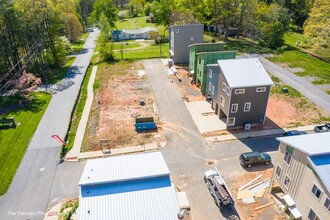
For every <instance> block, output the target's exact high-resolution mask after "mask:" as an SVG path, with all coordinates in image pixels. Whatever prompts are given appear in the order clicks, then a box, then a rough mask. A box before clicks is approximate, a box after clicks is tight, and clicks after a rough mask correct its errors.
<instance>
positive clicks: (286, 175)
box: [283, 173, 291, 189]
mask: <svg viewBox="0 0 330 220" xmlns="http://www.w3.org/2000/svg"><path fill="white" fill-rule="evenodd" d="M286 177H288V178H289V183H288V185H287V186H286V185H285V180H286ZM290 182H291V177H289V175H288V174H287V173H286V174H285V178H284V180H283V186H284V187H285V188H286V189H288V188H289V185H290Z"/></svg>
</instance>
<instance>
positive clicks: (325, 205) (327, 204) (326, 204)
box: [324, 197, 330, 212]
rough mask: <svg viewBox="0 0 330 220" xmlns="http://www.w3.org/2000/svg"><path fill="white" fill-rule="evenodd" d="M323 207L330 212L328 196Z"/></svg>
mask: <svg viewBox="0 0 330 220" xmlns="http://www.w3.org/2000/svg"><path fill="white" fill-rule="evenodd" d="M324 207H325V208H326V209H327V210H328V211H329V212H330V199H329V197H328V198H327V199H326V200H325V202H324Z"/></svg>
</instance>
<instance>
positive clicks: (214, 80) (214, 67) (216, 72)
mask: <svg viewBox="0 0 330 220" xmlns="http://www.w3.org/2000/svg"><path fill="white" fill-rule="evenodd" d="M210 70H211V71H212V78H210V74H209V71H210ZM206 72H207V83H206V91H207V93H208V94H210V96H211V97H212V100H216V98H217V93H218V81H219V66H218V65H207V71H206ZM209 82H210V83H211V85H212V86H214V94H212V88H209Z"/></svg>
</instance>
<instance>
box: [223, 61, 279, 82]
mask: <svg viewBox="0 0 330 220" xmlns="http://www.w3.org/2000/svg"><path fill="white" fill-rule="evenodd" d="M218 64H219V66H220V69H221V70H222V73H223V75H224V77H225V78H226V80H227V82H228V85H229V87H231V88H241V87H254V86H270V85H273V84H274V83H273V81H272V80H271V78H270V77H269V75H268V73H267V72H266V70H265V68H264V67H263V65H262V64H261V62H260V61H259V59H258V58H247V59H228V60H218Z"/></svg>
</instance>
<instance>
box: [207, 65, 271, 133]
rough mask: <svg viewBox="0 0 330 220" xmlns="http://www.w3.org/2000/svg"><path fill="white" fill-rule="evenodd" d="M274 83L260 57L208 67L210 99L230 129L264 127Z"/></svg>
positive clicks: (208, 94) (216, 111)
mask: <svg viewBox="0 0 330 220" xmlns="http://www.w3.org/2000/svg"><path fill="white" fill-rule="evenodd" d="M271 85H273V81H272V80H271V78H270V77H269V75H268V74H267V72H266V70H265V69H264V67H263V66H262V64H261V63H260V61H259V60H258V59H257V58H250V59H228V60H218V62H217V65H214V64H212V65H207V96H211V97H212V108H213V109H214V110H215V113H216V114H217V115H219V118H220V119H222V120H224V121H225V123H226V125H227V128H235V127H243V126H244V127H245V126H246V127H245V128H250V127H251V126H252V125H263V124H264V122H265V114H266V109H267V103H268V98H269V93H270V87H271Z"/></svg>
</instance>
